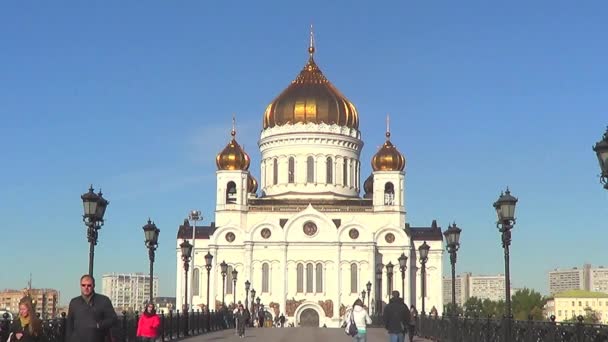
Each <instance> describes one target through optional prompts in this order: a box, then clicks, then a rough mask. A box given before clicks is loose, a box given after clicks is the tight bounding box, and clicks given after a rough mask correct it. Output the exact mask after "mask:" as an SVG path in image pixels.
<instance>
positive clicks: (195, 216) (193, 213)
mask: <svg viewBox="0 0 608 342" xmlns="http://www.w3.org/2000/svg"><path fill="white" fill-rule="evenodd" d="M188 219H189V220H190V221H192V250H193V251H194V256H193V258H192V270H194V263H195V261H196V260H195V259H196V257H195V256H196V222H198V221H202V220H203V215H202V214H201V211H200V210H190V212H189V213H188ZM195 281H197V279H194V277H192V279H190V282H191V284H189V285H190V304H194V300H193V298H194V291H192V289H193V288H194V287H195V286H196V285H195V284H194V282H195ZM196 287H198V286H196ZM197 295H200V294H197Z"/></svg>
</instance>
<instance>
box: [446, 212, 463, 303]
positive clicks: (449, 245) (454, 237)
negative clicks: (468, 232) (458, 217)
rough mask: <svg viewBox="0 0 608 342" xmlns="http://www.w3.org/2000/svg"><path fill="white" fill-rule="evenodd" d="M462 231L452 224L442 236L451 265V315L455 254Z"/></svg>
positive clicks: (454, 297)
mask: <svg viewBox="0 0 608 342" xmlns="http://www.w3.org/2000/svg"><path fill="white" fill-rule="evenodd" d="M461 231H462V230H461V229H460V228H458V227H457V226H456V222H454V223H453V224H452V225H451V226H450V227H449V228H448V230H446V231H445V232H444V233H443V235H444V236H445V241H446V249H447V251H448V253H450V264H452V312H451V314H452V315H456V252H457V251H458V249H459V248H460V232H461Z"/></svg>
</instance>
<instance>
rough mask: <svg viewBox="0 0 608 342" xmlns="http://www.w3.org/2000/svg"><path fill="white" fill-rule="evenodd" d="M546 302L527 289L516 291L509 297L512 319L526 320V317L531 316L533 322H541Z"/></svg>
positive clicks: (536, 293) (539, 295) (540, 296)
mask: <svg viewBox="0 0 608 342" xmlns="http://www.w3.org/2000/svg"><path fill="white" fill-rule="evenodd" d="M546 302H547V301H546V299H545V298H543V296H542V295H541V294H540V293H539V292H536V291H534V290H531V289H528V288H524V289H523V290H517V291H516V292H515V294H513V296H512V297H511V303H512V310H513V317H514V318H515V319H516V320H527V319H528V315H532V319H533V320H542V319H543V307H544V306H545V303H546Z"/></svg>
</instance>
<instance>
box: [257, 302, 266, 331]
mask: <svg viewBox="0 0 608 342" xmlns="http://www.w3.org/2000/svg"><path fill="white" fill-rule="evenodd" d="M264 315H265V311H264V306H260V309H259V310H258V328H263V327H264V318H265V317H264Z"/></svg>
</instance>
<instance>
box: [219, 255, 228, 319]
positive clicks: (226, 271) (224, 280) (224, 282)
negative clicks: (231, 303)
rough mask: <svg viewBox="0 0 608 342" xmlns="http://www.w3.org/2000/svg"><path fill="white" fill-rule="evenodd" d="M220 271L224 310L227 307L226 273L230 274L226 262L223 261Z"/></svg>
mask: <svg viewBox="0 0 608 342" xmlns="http://www.w3.org/2000/svg"><path fill="white" fill-rule="evenodd" d="M220 270H221V271H222V309H223V308H224V306H226V304H225V302H224V297H225V296H226V273H228V264H227V263H226V261H222V263H221V264H220Z"/></svg>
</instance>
